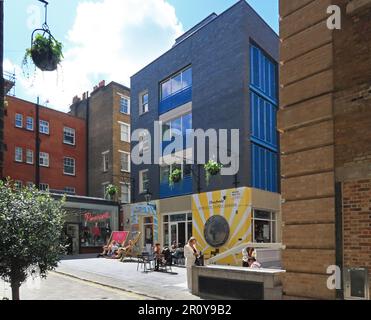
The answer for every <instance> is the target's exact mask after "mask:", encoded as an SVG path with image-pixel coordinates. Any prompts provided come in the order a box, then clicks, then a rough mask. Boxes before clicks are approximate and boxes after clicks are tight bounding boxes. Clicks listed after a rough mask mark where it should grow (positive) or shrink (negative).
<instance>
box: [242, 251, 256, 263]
mask: <svg viewBox="0 0 371 320" xmlns="http://www.w3.org/2000/svg"><path fill="white" fill-rule="evenodd" d="M249 257H253V258H255V259H256V251H255V249H254V248H250V247H247V248H244V249H243V250H242V266H243V267H245V268H248V267H249V263H248V259H249Z"/></svg>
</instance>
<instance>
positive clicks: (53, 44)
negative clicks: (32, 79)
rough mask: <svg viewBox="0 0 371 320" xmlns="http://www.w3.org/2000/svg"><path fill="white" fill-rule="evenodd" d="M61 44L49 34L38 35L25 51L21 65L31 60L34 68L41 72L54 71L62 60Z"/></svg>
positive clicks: (46, 32)
mask: <svg viewBox="0 0 371 320" xmlns="http://www.w3.org/2000/svg"><path fill="white" fill-rule="evenodd" d="M62 47H63V46H62V43H61V42H59V41H57V40H56V39H55V38H54V37H53V36H52V35H51V34H50V32H48V31H46V30H44V34H41V33H38V34H36V36H35V38H34V39H33V40H32V44H31V48H29V49H27V50H26V54H25V56H24V59H23V65H28V63H29V60H30V59H32V61H33V63H34V64H35V66H36V67H38V68H39V69H40V70H42V71H54V70H56V69H57V67H58V64H59V63H60V62H61V61H62V59H63V53H62Z"/></svg>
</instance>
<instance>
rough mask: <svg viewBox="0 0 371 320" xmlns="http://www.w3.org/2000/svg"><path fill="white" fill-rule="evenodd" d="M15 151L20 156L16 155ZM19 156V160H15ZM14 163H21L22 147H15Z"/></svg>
mask: <svg viewBox="0 0 371 320" xmlns="http://www.w3.org/2000/svg"><path fill="white" fill-rule="evenodd" d="M17 151H20V154H18V153H17ZM19 155H20V160H19V159H18V158H17V156H19ZM14 161H15V162H18V163H22V162H23V148H22V147H17V146H16V147H15V149H14Z"/></svg>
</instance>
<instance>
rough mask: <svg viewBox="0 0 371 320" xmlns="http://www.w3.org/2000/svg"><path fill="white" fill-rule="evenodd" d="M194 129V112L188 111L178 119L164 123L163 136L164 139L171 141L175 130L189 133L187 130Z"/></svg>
mask: <svg viewBox="0 0 371 320" xmlns="http://www.w3.org/2000/svg"><path fill="white" fill-rule="evenodd" d="M191 129H192V113H187V114H185V115H182V116H181V117H178V118H176V119H173V120H170V121H167V122H166V123H163V124H162V137H163V140H164V141H169V140H170V137H171V135H175V132H177V133H181V134H182V135H183V136H185V135H187V130H191Z"/></svg>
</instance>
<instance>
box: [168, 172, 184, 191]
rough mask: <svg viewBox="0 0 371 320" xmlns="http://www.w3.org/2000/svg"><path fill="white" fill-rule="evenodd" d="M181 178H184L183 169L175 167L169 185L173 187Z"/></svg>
mask: <svg viewBox="0 0 371 320" xmlns="http://www.w3.org/2000/svg"><path fill="white" fill-rule="evenodd" d="M180 180H182V170H180V169H174V170H173V171H172V172H171V173H170V175H169V185H170V186H171V187H173V186H174V184H175V183H178V182H179V181H180Z"/></svg>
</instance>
